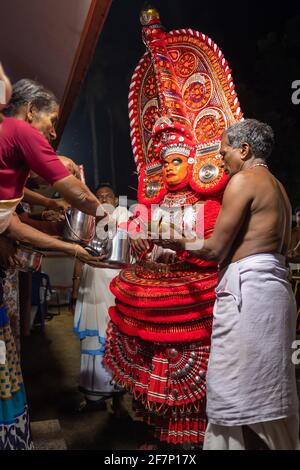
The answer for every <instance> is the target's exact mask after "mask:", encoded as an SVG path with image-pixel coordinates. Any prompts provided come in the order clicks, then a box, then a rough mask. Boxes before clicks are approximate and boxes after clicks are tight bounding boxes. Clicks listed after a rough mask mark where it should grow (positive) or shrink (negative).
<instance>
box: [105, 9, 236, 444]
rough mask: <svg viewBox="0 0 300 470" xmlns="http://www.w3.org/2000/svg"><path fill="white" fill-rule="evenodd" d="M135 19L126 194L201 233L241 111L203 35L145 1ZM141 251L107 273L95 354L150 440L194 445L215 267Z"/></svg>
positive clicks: (219, 190)
mask: <svg viewBox="0 0 300 470" xmlns="http://www.w3.org/2000/svg"><path fill="white" fill-rule="evenodd" d="M141 22H142V25H143V40H144V43H145V45H146V47H147V52H146V53H145V54H144V55H143V57H142V59H141V60H140V62H139V64H138V66H137V67H136V69H135V71H134V74H133V76H132V81H131V86H130V92H129V118H130V127H131V141H132V147H133V154H134V158H135V162H136V165H137V170H138V179H139V187H138V202H139V203H140V204H143V205H145V206H146V207H147V208H148V211H149V214H150V217H152V216H153V217H156V215H157V209H156V211H155V210H154V211H153V210H152V211H151V207H152V209H153V205H157V206H159V210H158V213H159V214H160V215H159V217H162V218H163V219H164V217H167V218H168V220H170V218H171V221H172V223H173V224H174V225H175V226H177V227H178V226H181V227H183V226H184V227H185V228H188V229H189V230H195V228H196V227H200V230H201V227H202V228H203V234H204V237H205V238H207V237H209V235H210V234H211V233H212V231H213V228H214V224H215V221H216V218H217V215H218V212H219V209H220V204H221V199H222V194H223V191H224V188H225V186H226V183H227V176H226V174H225V173H224V170H223V168H222V161H221V158H220V155H219V151H220V140H221V135H222V132H223V131H224V129H226V128H227V127H228V126H229V125H231V124H233V123H234V122H236V121H238V120H240V119H241V118H242V113H241V110H240V107H239V103H238V99H237V96H236V93H235V90H234V85H233V82H232V77H231V71H230V69H229V66H228V64H227V62H226V60H225V58H224V56H223V54H222V52H221V50H220V49H219V47H218V46H217V45H216V44H215V43H214V42H213V41H212V40H211V39H210V38H209V37H207V36H206V35H204V34H201V33H199V32H198V31H193V30H191V29H182V30H176V31H171V32H168V33H167V32H165V31H164V29H163V27H162V26H161V23H160V19H159V14H158V13H157V11H156V10H154V9H151V8H148V9H146V10H144V11H143V12H142V14H141ZM181 209H182V210H181ZM153 214H154V215H153ZM129 231H130V230H129ZM133 243H134V244H135V245H136V249H137V251H141V250H142V248H144V247H150V248H151V244H149V242H148V241H145V240H144V241H143V240H136V241H134V242H133ZM150 251H151V250H150V249H149V250H148V253H147V256H146V257H145V256H143V257H141V260H140V262H139V263H137V264H136V265H133V266H132V267H130V268H128V269H124V270H122V271H121V273H120V274H119V275H118V276H117V277H116V278H115V279H114V280H113V281H112V284H111V290H112V292H113V293H114V295H115V296H116V303H115V306H113V307H111V308H110V311H109V313H110V317H111V322H110V325H109V327H108V337H107V350H106V354H105V361H106V364H107V365H108V367H109V368H110V369H111V370H112V371H113V374H114V380H115V382H116V383H117V384H119V385H121V386H122V387H124V388H126V389H127V390H128V391H130V392H132V394H133V395H134V398H135V400H136V402H135V403H136V409H137V412H138V414H139V415H141V416H142V417H143V418H144V420H145V421H146V422H147V423H148V424H150V425H152V426H153V427H154V431H155V432H154V435H155V437H156V438H157V439H158V440H159V441H164V442H167V443H172V444H182V443H195V444H201V443H202V441H203V439H204V433H205V429H206V415H205V395H206V369H207V363H208V358H209V353H210V336H211V327H212V310H213V303H214V300H215V287H216V284H217V277H218V276H217V263H216V262H215V261H205V260H203V259H201V258H196V257H194V256H193V255H192V254H187V253H183V252H181V251H177V252H175V251H173V252H170V251H169V250H164V249H161V251H157V250H153V251H152V252H151V253H150Z"/></svg>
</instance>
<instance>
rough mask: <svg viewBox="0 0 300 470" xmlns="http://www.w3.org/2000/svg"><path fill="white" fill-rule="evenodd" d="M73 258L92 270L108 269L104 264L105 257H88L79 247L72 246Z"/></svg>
mask: <svg viewBox="0 0 300 470" xmlns="http://www.w3.org/2000/svg"><path fill="white" fill-rule="evenodd" d="M73 247H74V254H75V258H77V259H79V261H81V262H82V263H86V264H88V265H89V266H93V267H94V268H109V267H111V266H109V265H108V264H107V263H105V261H104V260H105V259H106V255H102V256H92V255H90V254H89V253H88V252H87V251H86V250H85V249H84V248H83V247H82V246H81V245H76V244H75V245H73Z"/></svg>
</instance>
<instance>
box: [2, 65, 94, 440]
mask: <svg viewBox="0 0 300 470" xmlns="http://www.w3.org/2000/svg"><path fill="white" fill-rule="evenodd" d="M0 80H2V81H3V82H4V83H5V93H6V99H7V100H8V99H9V95H10V92H11V89H10V83H9V80H8V79H7V77H6V76H5V74H4V72H3V69H0ZM19 84H20V83H19ZM21 85H22V86H20V87H19V93H16V94H15V95H13V97H12V106H9V107H8V113H9V114H10V115H12V116H14V117H4V116H2V115H0V234H1V235H2V236H1V237H0V238H1V241H0V244H1V247H0V248H1V249H0V251H1V252H2V254H1V257H0V258H2V260H1V259H0V261H1V264H2V266H3V267H4V268H6V267H8V265H13V264H15V263H17V259H16V256H15V248H14V246H13V245H12V244H10V243H9V241H8V239H7V238H4V237H8V238H11V239H14V240H20V241H21V242H25V243H30V244H32V245H34V246H36V247H39V248H48V249H49V248H50V249H54V250H58V251H63V252H65V253H67V254H69V255H74V256H77V257H78V259H80V260H81V261H83V262H92V263H93V264H94V265H96V266H101V262H100V259H99V258H98V259H96V260H95V259H94V260H93V259H92V257H90V255H89V254H88V253H87V252H86V251H85V250H84V248H82V247H81V246H80V245H72V244H69V243H66V242H63V241H61V240H58V239H55V238H53V237H51V236H49V235H46V234H45V233H42V232H40V231H38V230H35V229H34V228H32V227H30V226H29V225H26V224H23V223H22V222H20V220H19V218H18V217H17V216H16V215H15V214H14V211H15V208H16V206H17V205H18V203H19V202H20V201H21V199H22V197H23V193H24V187H25V184H26V181H27V178H28V176H29V173H30V170H32V171H34V172H35V173H37V174H38V175H39V176H41V177H42V178H43V179H45V180H46V181H47V182H48V183H49V184H51V185H53V187H54V188H55V190H56V191H58V192H59V193H60V194H61V195H62V196H63V197H65V198H66V199H67V200H68V201H69V203H70V204H71V205H72V206H74V207H77V208H78V209H80V210H82V211H83V212H86V213H89V214H92V215H96V211H97V209H98V208H99V206H100V204H99V201H98V200H97V198H96V197H95V196H94V195H93V194H92V193H91V192H90V191H89V189H88V188H87V187H86V186H85V185H84V184H83V183H82V182H81V181H79V180H78V179H77V178H76V177H74V176H73V175H71V174H70V172H69V171H68V170H67V169H66V168H65V166H64V165H63V164H62V163H61V161H60V160H59V158H58V157H57V155H56V154H55V152H54V151H53V149H52V147H51V146H50V145H49V142H47V140H48V141H50V140H51V139H54V138H55V136H56V134H55V123H56V120H57V116H58V104H57V100H56V98H55V97H54V95H53V94H52V93H51V92H50V91H48V90H47V89H45V88H44V87H42V86H41V85H39V84H36V83H35V82H31V81H30V83H29V82H28V81H27V83H26V82H25V83H24V81H23V83H22V84H21ZM21 91H22V93H21ZM46 139H47V140H46ZM101 209H102V208H101V206H100V210H101ZM98 212H99V210H98ZM3 235H4V237H3ZM3 249H4V250H5V251H3ZM4 253H5V254H4ZM0 279H1V281H2V279H3V272H1V274H0ZM0 284H1V285H2V282H1V283H0ZM30 448H32V442H31V437H30V432H29V419H28V411H27V404H26V398H25V390H24V385H23V380H22V374H21V370H20V364H19V359H18V356H17V353H16V348H15V343H14V340H13V338H12V335H11V330H10V325H9V321H8V318H7V312H6V309H5V308H4V307H3V292H2V288H1V289H0V449H30Z"/></svg>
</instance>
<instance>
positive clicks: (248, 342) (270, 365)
mask: <svg viewBox="0 0 300 470" xmlns="http://www.w3.org/2000/svg"><path fill="white" fill-rule="evenodd" d="M284 261H285V259H284V257H283V256H281V255H276V254H258V255H253V256H249V257H247V258H244V259H242V260H240V261H238V262H235V263H232V264H230V265H229V266H228V267H227V268H226V269H225V270H224V271H223V272H221V273H220V282H219V284H218V287H217V289H216V297H217V298H216V303H215V307H214V318H213V331H212V343H211V354H210V359H209V364H208V372H207V416H208V422H209V425H208V429H207V435H206V439H205V444H204V448H205V449H211V448H216V447H215V445H217V446H218V445H220V448H229V447H226V446H228V445H229V441H231V442H232V443H233V442H240V443H241V432H242V431H241V426H243V425H248V426H249V427H251V428H252V429H253V430H255V432H257V433H258V434H259V435H260V434H261V435H264V432H263V431H262V430H263V429H265V430H267V432H266V433H265V435H266V436H271V435H273V438H270V439H269V440H268V439H267V438H265V439H264V440H266V439H267V440H268V442H269V445H271V444H270V442H273V443H274V446H275V447H274V448H283V447H282V445H288V444H287V443H286V441H285V440H284V436H281V437H282V439H280V438H279V437H278V436H280V434H281V432H284V431H283V430H284V429H286V430H287V429H288V431H287V434H293V436H290V438H289V439H288V440H289V442H290V443H291V442H292V443H293V444H290V445H289V448H291V447H292V448H297V446H298V445H299V437H298V430H297V427H298V424H297V416H298V397H297V390H296V378H295V368H294V364H293V363H292V353H293V349H292V345H293V342H294V339H295V329H296V328H295V325H296V305H295V299H294V297H293V294H292V290H291V286H290V284H289V282H288V280H287V269H286V267H285V263H284ZM293 417H294V418H293ZM295 420H296V421H295ZM287 423H289V425H287ZM291 423H293V424H291ZM229 427H230V428H231V429H229ZM274 429H275V430H274ZM232 433H233V434H234V435H232ZM274 433H275V434H274ZM275 435H277V438H276V439H275V438H274V436H275ZM214 436H215V437H216V436H218V439H217V441H218V444H216V442H217V441H216V440H215V439H214ZM226 436H227V437H226ZM234 436H235V437H234ZM285 437H286V436H285ZM222 442H223V444H222ZM224 442H227V444H224ZM284 442H285V444H282V443H284ZM224 445H225V447H224ZM233 445H235V444H233ZM239 445H241V446H242V447H239V448H243V443H241V444H239ZM267 445H268V443H267ZM277 445H278V447H276V446H277ZM271 446H272V445H271Z"/></svg>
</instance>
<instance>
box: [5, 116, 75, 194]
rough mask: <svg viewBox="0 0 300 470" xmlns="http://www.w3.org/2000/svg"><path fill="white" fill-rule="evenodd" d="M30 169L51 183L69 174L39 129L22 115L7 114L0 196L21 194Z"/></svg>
mask: <svg viewBox="0 0 300 470" xmlns="http://www.w3.org/2000/svg"><path fill="white" fill-rule="evenodd" d="M30 170H33V171H34V172H35V173H37V174H38V175H39V176H41V177H42V178H43V179H45V180H46V181H47V182H48V183H49V184H51V185H52V184H53V183H55V182H56V181H59V180H61V179H62V178H65V177H66V176H70V172H69V171H68V170H67V169H66V168H65V166H64V165H63V164H62V163H61V161H60V160H59V158H58V157H57V155H56V153H55V152H54V150H53V148H52V147H51V145H50V144H49V143H48V142H47V140H46V139H45V138H44V137H43V136H42V134H40V132H39V131H37V130H36V129H35V128H33V127H32V126H30V124H27V123H26V122H24V121H22V120H20V119H16V118H4V120H3V121H2V123H1V125H0V200H9V199H15V198H18V197H22V195H23V191H24V186H25V183H26V181H27V178H28V175H29V171H30Z"/></svg>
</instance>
